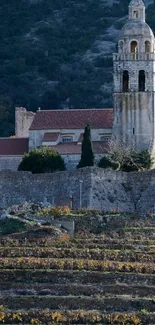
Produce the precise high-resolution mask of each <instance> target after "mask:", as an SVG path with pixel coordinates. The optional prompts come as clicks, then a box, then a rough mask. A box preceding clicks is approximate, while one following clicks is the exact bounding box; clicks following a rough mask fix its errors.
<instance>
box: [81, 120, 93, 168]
mask: <svg viewBox="0 0 155 325" xmlns="http://www.w3.org/2000/svg"><path fill="white" fill-rule="evenodd" d="M88 166H94V153H93V146H92V141H91V129H90V125H89V124H87V125H86V127H85V130H84V134H83V141H82V151H81V159H80V161H79V164H78V165H77V168H83V167H88Z"/></svg>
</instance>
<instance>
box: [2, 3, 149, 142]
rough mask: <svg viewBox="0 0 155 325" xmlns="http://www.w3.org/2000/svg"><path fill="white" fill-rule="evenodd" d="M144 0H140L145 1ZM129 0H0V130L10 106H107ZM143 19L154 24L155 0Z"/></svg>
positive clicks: (8, 124)
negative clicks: (113, 68)
mask: <svg viewBox="0 0 155 325" xmlns="http://www.w3.org/2000/svg"><path fill="white" fill-rule="evenodd" d="M150 2H151V0H146V1H145V4H150ZM128 3H129V0H117V1H113V0H111V1H106V0H98V1H96V0H84V1H81V0H67V1H66V0H57V1H51V0H22V1H19V0H1V4H0V42H1V43H0V44H1V45H0V122H1V123H0V135H1V136H8V135H9V134H13V133H14V127H13V125H14V107H15V106H18V105H19V106H26V107H27V108H28V109H31V110H35V109H36V108H37V107H39V106H40V107H42V108H44V109H45V108H46V109H51V108H52V109H58V108H65V107H67V108H88V107H89V108H92V107H99V108H100V107H112V58H111V54H112V52H114V51H115V49H116V43H117V40H118V36H119V30H120V28H121V27H122V25H123V24H124V22H125V19H126V18H127V16H126V15H127V10H128ZM147 12H148V17H147V18H148V19H147V21H148V22H149V23H150V24H151V26H152V27H153V28H155V23H154V15H155V14H154V15H153V14H152V12H155V4H154V5H150V6H149V7H148V11H147Z"/></svg>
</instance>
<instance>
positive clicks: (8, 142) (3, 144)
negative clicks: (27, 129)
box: [0, 138, 28, 156]
mask: <svg viewBox="0 0 155 325" xmlns="http://www.w3.org/2000/svg"><path fill="white" fill-rule="evenodd" d="M25 152H28V138H0V156H21V155H23V154H24V153H25Z"/></svg>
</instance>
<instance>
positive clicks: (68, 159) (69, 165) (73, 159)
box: [61, 154, 104, 170]
mask: <svg viewBox="0 0 155 325" xmlns="http://www.w3.org/2000/svg"><path fill="white" fill-rule="evenodd" d="M61 156H62V157H63V159H64V161H65V164H66V169H67V170H73V169H76V166H77V165H78V163H79V161H80V159H81V154H79V155H77V154H74V155H61ZM103 156H104V155H103V154H96V155H95V165H96V166H97V164H98V163H99V161H100V159H101V158H102V157H103Z"/></svg>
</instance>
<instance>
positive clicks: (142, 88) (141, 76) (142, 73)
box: [139, 70, 145, 91]
mask: <svg viewBox="0 0 155 325" xmlns="http://www.w3.org/2000/svg"><path fill="white" fill-rule="evenodd" d="M139 91H145V71H144V70H140V71H139Z"/></svg>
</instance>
